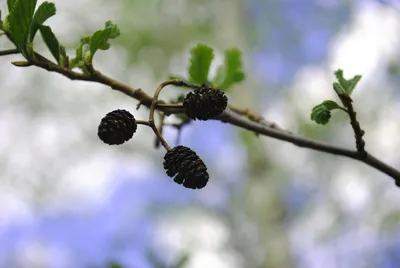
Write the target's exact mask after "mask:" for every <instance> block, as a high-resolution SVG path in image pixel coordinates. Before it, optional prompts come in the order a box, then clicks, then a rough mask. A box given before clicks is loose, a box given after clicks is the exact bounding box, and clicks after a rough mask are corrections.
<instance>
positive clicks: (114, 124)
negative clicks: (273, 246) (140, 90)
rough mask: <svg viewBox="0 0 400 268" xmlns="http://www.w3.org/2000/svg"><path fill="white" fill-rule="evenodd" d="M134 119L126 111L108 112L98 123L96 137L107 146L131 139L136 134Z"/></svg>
mask: <svg viewBox="0 0 400 268" xmlns="http://www.w3.org/2000/svg"><path fill="white" fill-rule="evenodd" d="M136 129H137V124H136V120H135V117H134V116H133V115H132V114H131V113H130V112H128V111H126V110H115V111H112V112H109V113H108V114H107V115H106V116H105V117H104V118H103V119H102V120H101V122H100V125H99V129H98V132H97V135H98V136H99V138H100V140H102V141H103V142H104V143H107V144H109V145H119V144H123V143H124V142H126V141H128V140H129V139H131V138H132V136H133V133H135V132H136Z"/></svg>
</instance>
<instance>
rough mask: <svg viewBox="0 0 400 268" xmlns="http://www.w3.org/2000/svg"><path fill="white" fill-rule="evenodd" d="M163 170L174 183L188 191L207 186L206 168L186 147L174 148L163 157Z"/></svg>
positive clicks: (194, 153)
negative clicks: (188, 189)
mask: <svg viewBox="0 0 400 268" xmlns="http://www.w3.org/2000/svg"><path fill="white" fill-rule="evenodd" d="M164 169H165V170H166V173H167V175H168V176H169V177H175V178H174V181H175V182H176V183H178V184H183V186H184V187H186V188H190V189H201V188H203V187H204V186H206V185H207V182H208V178H209V175H208V173H207V167H206V165H205V164H204V162H203V161H202V160H201V159H200V157H199V156H198V155H197V154H196V152H194V151H193V150H191V149H190V148H188V147H185V146H176V147H174V148H173V149H172V150H171V151H168V152H167V153H166V154H165V156H164Z"/></svg>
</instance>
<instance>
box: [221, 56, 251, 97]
mask: <svg viewBox="0 0 400 268" xmlns="http://www.w3.org/2000/svg"><path fill="white" fill-rule="evenodd" d="M224 65H225V78H224V81H223V82H222V84H220V85H219V86H218V88H219V89H221V90H224V91H226V90H227V89H229V88H231V87H232V85H233V84H236V83H239V82H241V81H243V80H244V79H245V77H246V76H245V74H244V72H243V71H242V62H241V53H240V51H239V50H238V49H236V48H232V49H228V50H226V51H225V63H224Z"/></svg>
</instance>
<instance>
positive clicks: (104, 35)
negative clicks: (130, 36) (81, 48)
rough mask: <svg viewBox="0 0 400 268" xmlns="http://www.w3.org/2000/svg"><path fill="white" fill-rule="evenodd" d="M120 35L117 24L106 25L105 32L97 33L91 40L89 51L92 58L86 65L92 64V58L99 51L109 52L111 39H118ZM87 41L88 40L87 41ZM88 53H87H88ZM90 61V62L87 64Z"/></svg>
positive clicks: (88, 59) (89, 58)
mask: <svg viewBox="0 0 400 268" xmlns="http://www.w3.org/2000/svg"><path fill="white" fill-rule="evenodd" d="M119 35H120V31H119V28H118V26H117V25H116V24H113V23H112V22H111V21H107V22H106V23H105V27H104V29H103V30H98V31H96V32H95V33H94V34H93V35H92V36H91V37H90V40H89V50H88V51H90V56H88V57H87V59H86V63H91V61H92V58H93V56H94V54H95V53H96V51H97V50H99V49H101V50H107V49H109V48H110V43H109V42H108V41H109V40H110V39H113V38H116V37H118V36H119ZM85 40H86V39H85ZM86 52H87V51H86ZM87 61H89V62H87Z"/></svg>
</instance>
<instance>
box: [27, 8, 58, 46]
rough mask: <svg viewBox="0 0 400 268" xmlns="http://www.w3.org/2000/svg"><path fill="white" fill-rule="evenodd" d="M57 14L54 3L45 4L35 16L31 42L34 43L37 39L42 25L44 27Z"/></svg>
mask: <svg viewBox="0 0 400 268" xmlns="http://www.w3.org/2000/svg"><path fill="white" fill-rule="evenodd" d="M55 14H56V6H55V5H54V3H49V2H47V1H46V2H43V3H42V4H41V5H40V6H39V7H38V9H37V10H36V12H35V15H33V19H32V23H31V27H30V32H29V42H32V41H33V39H34V38H35V35H36V32H37V31H38V30H39V27H40V25H42V24H43V23H44V22H45V21H46V20H47V19H48V18H50V17H52V16H54V15H55Z"/></svg>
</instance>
